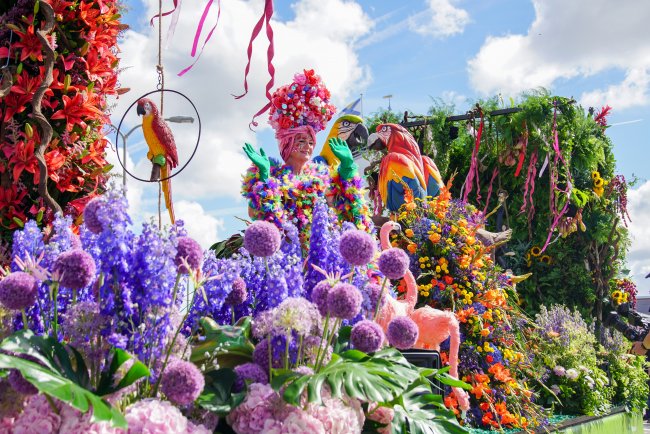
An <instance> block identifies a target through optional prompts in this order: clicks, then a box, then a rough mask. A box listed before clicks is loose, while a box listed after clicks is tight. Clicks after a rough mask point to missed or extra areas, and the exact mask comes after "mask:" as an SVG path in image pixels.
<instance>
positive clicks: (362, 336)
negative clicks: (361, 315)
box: [350, 320, 384, 353]
mask: <svg viewBox="0 0 650 434" xmlns="http://www.w3.org/2000/svg"><path fill="white" fill-rule="evenodd" d="M350 342H351V343H352V345H353V346H354V348H356V349H357V350H359V351H363V352H364V353H374V352H375V351H377V350H379V349H380V348H381V344H382V343H383V342H384V331H383V330H382V329H381V327H380V326H379V324H377V323H376V322H374V321H370V320H363V321H359V322H358V323H356V324H355V325H354V327H352V332H351V334H350Z"/></svg>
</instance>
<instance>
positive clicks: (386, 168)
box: [368, 124, 444, 212]
mask: <svg viewBox="0 0 650 434" xmlns="http://www.w3.org/2000/svg"><path fill="white" fill-rule="evenodd" d="M376 131H377V132H376V133H372V134H371V135H370V137H369V138H368V145H369V146H370V148H371V149H383V148H386V149H387V150H388V153H387V154H386V156H384V158H382V160H381V165H380V167H379V181H378V184H379V194H380V195H381V199H382V201H383V202H384V204H385V205H386V208H388V209H389V210H390V211H392V212H397V211H398V210H399V208H400V207H401V206H402V205H403V204H404V203H405V201H406V199H405V194H406V193H407V191H406V190H407V189H409V190H411V192H412V194H413V198H420V199H424V198H425V197H427V196H431V197H435V196H437V195H438V194H439V193H440V189H441V188H442V187H444V183H443V182H442V177H441V176H440V171H439V170H438V167H437V166H436V164H435V163H434V162H433V160H432V159H431V158H429V157H427V156H426V155H422V154H420V148H419V146H418V144H417V142H416V141H415V139H414V138H413V136H412V135H411V134H410V133H409V132H408V131H407V130H406V128H404V127H402V126H401V125H397V124H380V125H378V126H377V130H376Z"/></svg>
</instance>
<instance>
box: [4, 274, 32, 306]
mask: <svg viewBox="0 0 650 434" xmlns="http://www.w3.org/2000/svg"><path fill="white" fill-rule="evenodd" d="M37 296H38V287H37V285H36V279H34V277H33V276H32V275H31V274H27V273H25V272H23V271H15V272H13V273H11V274H9V275H8V276H6V277H5V278H4V279H2V280H0V303H1V304H2V305H4V306H5V307H6V308H7V309H17V310H20V309H27V308H28V307H30V306H32V305H33V304H34V303H36V297H37Z"/></svg>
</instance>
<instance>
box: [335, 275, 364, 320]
mask: <svg viewBox="0 0 650 434" xmlns="http://www.w3.org/2000/svg"><path fill="white" fill-rule="evenodd" d="M361 303H363V296H362V295H361V293H360V292H359V290H358V289H357V288H356V286H354V285H350V284H349V283H337V284H336V285H335V286H334V287H333V288H332V289H330V291H329V293H328V294H327V308H328V309H329V313H330V315H331V316H333V317H335V318H341V319H352V318H354V317H355V316H357V314H358V313H359V311H360V310H361Z"/></svg>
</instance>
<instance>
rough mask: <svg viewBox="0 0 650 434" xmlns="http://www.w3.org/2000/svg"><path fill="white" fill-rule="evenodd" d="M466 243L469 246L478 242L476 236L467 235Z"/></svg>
mask: <svg viewBox="0 0 650 434" xmlns="http://www.w3.org/2000/svg"><path fill="white" fill-rule="evenodd" d="M465 243H466V244H467V245H468V246H471V245H474V243H476V238H474V237H471V236H467V238H465Z"/></svg>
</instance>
